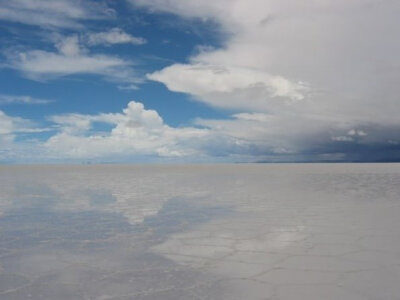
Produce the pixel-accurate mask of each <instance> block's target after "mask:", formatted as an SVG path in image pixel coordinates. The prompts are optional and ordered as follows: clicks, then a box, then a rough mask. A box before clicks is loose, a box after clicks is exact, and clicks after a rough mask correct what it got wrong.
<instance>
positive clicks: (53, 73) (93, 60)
mask: <svg viewBox="0 0 400 300" xmlns="http://www.w3.org/2000/svg"><path fill="white" fill-rule="evenodd" d="M55 47H56V48H57V50H58V52H50V51H43V50H28V51H22V52H21V51H8V52H7V53H6V56H7V58H8V67H10V68H13V69H16V70H18V71H20V72H21V73H22V74H23V75H25V76H26V77H27V78H30V79H34V80H48V79H54V78H58V77H62V76H67V75H73V74H96V75H102V76H104V77H105V78H106V79H109V80H112V81H116V82H124V83H126V84H136V83H139V82H141V81H142V79H140V78H138V77H137V76H136V74H135V73H134V71H133V69H132V62H130V61H127V60H124V59H122V58H119V57H116V56H112V55H103V54H91V53H90V52H89V50H88V49H86V48H85V47H84V46H83V45H81V44H80V41H79V38H78V36H77V35H72V36H69V37H59V38H58V40H57V41H56V43H55Z"/></svg>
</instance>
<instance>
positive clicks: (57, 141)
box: [45, 101, 208, 158]
mask: <svg viewBox="0 0 400 300" xmlns="http://www.w3.org/2000/svg"><path fill="white" fill-rule="evenodd" d="M50 120H51V121H52V122H54V123H56V124H58V126H59V127H60V132H59V133H58V134H56V135H54V136H52V137H51V138H50V139H49V140H48V141H47V142H46V143H45V146H46V148H47V149H48V151H49V155H52V156H56V157H57V156H58V157H63V158H65V157H67V158H68V157H69V158H96V157H109V156H112V155H118V156H120V157H127V156H137V155H149V156H168V157H176V156H178V157H181V156H188V155H194V154H195V153H198V150H197V149H195V148H194V147H193V144H192V142H191V141H195V140H196V139H199V138H202V137H205V136H206V135H207V134H208V131H207V130H205V129H198V128H192V127H185V128H173V127H170V126H168V125H166V124H164V122H163V120H162V118H161V117H160V116H159V115H158V113H157V112H156V111H154V110H147V109H145V108H144V107H143V105H142V104H141V103H138V102H134V101H131V102H129V104H128V106H127V107H126V108H125V109H124V110H123V112H122V113H114V114H113V113H105V114H98V115H81V114H69V115H60V116H53V117H51V118H50ZM96 122H99V123H109V124H112V125H113V129H112V130H111V131H110V132H106V133H96V132H95V133H93V132H90V129H91V128H92V126H93V124H95V123H96Z"/></svg>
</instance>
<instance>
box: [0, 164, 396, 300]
mask: <svg viewBox="0 0 400 300" xmlns="http://www.w3.org/2000/svg"><path fill="white" fill-rule="evenodd" d="M399 183H400V164H255V165H252V164H245V165H196V166H193V165H160V166H155V165H148V166H119V165H93V166H0V299H121V300H122V299H138V300H142V299H147V300H149V299H163V300H164V299H174V300H175V299H217V300H218V299H237V300H239V299H240V300H242V299H248V300H252V299H257V300H258V299H276V300H291V299H293V300H301V299H307V300H313V299H318V300H320V299H335V300H336V299H371V300H372V299H373V300H377V299H386V300H393V299H400V285H399V282H400V218H399V216H400V197H399V195H400V185H399Z"/></svg>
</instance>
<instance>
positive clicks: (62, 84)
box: [0, 0, 400, 163]
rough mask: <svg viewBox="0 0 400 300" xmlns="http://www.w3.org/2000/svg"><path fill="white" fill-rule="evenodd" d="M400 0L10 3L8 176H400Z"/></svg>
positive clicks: (0, 95) (3, 80) (5, 95)
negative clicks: (184, 172)
mask: <svg viewBox="0 0 400 300" xmlns="http://www.w3.org/2000/svg"><path fill="white" fill-rule="evenodd" d="M399 15H400V2H399V1H398V0H385V1H380V0H304V1H297V0H203V1H196V0H118V1H117V0H108V1H107V0H103V1H90V0H51V1H50V0H12V1H9V0H0V163H69V162H71V163H96V162H97V163H98V162H103V163H108V162H110V163H124V162H298V161H312V162H314V161H315V162H317V161H332V162H336V161H344V162H346V161H367V162H373V161H400V116H399V112H400V98H399V97H400V96H399V95H400V84H399V82H400V56H399V53H400V36H399V30H398V29H399V28H400V18H399V17H398V16H399Z"/></svg>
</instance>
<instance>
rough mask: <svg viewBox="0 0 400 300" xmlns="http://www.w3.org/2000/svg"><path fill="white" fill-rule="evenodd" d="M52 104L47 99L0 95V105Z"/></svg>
mask: <svg viewBox="0 0 400 300" xmlns="http://www.w3.org/2000/svg"><path fill="white" fill-rule="evenodd" d="M52 102H54V101H53V100H49V99H41V98H34V97H31V96H21V95H5V94H0V105H2V104H48V103H52Z"/></svg>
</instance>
